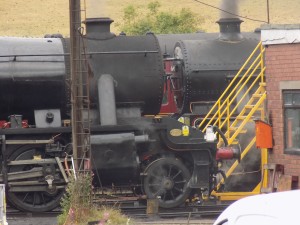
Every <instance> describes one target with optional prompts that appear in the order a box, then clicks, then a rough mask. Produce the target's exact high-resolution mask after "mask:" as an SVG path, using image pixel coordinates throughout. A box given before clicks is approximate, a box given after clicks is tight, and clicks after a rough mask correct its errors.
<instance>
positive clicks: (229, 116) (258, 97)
mask: <svg viewBox="0 0 300 225" xmlns="http://www.w3.org/2000/svg"><path fill="white" fill-rule="evenodd" d="M264 52H265V49H264V48H263V46H262V44H261V43H259V44H258V45H257V47H256V48H255V49H254V51H253V52H252V54H251V55H250V56H249V58H248V59H247V60H246V62H245V64H244V65H243V66H242V67H241V69H240V70H239V72H238V73H237V74H236V76H235V77H234V78H233V79H232V81H231V82H230V84H229V86H228V87H227V88H226V90H225V91H224V93H223V94H222V95H221V97H220V98H219V100H218V101H217V102H216V103H215V105H214V106H213V107H212V108H211V110H210V111H209V113H208V114H207V115H206V117H205V118H204V119H203V120H202V121H201V123H200V124H199V129H201V130H202V131H203V132H205V131H206V128H207V127H208V126H209V125H213V126H217V127H219V129H221V130H222V131H223V132H224V134H225V136H226V138H227V141H228V145H236V146H239V148H242V149H241V152H242V153H241V160H243V158H244V157H245V156H246V155H247V154H248V153H249V152H250V151H251V149H253V148H255V147H256V146H255V141H256V137H255V128H254V127H255V126H254V120H255V119H258V120H266V113H265V99H266V90H265V85H266V84H265V77H264V72H265V66H264ZM245 139H246V140H247V142H246V143H245ZM241 140H242V141H241ZM241 142H242V143H241ZM222 145H224V143H223V140H222V139H221V138H220V139H219V143H218V147H221V146H222ZM260 157H261V165H264V164H266V163H267V149H261V152H260ZM238 165H239V161H238V160H236V161H235V162H233V163H232V164H231V165H229V167H228V169H226V171H225V172H226V177H229V176H234V175H235V173H241V172H235V170H236V168H237V167H238ZM242 172H243V171H242ZM256 172H258V173H259V172H260V173H261V175H262V170H260V171H256ZM246 173H247V172H245V175H247V174H246ZM262 177H263V178H262V179H264V180H261V181H260V182H259V183H258V184H257V186H256V187H255V188H254V189H253V190H252V191H250V192H248V191H247V192H222V191H221V190H220V187H222V184H223V183H224V180H223V179H221V180H220V182H219V183H218V185H217V187H216V190H214V191H213V192H212V195H214V196H216V197H218V198H219V199H220V200H236V199H239V198H241V197H244V196H248V195H253V194H259V193H260V190H261V188H262V184H263V186H265V185H266V180H265V179H266V176H262Z"/></svg>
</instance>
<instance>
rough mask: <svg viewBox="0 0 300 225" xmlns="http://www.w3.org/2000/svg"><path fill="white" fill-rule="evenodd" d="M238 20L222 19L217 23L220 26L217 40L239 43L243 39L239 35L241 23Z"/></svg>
mask: <svg viewBox="0 0 300 225" xmlns="http://www.w3.org/2000/svg"><path fill="white" fill-rule="evenodd" d="M242 22H243V20H240V19H239V18H222V19H220V20H218V21H217V23H218V24H219V26H220V35H219V39H220V40H221V41H240V40H242V39H243V35H242V34H241V23H242Z"/></svg>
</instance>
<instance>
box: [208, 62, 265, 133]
mask: <svg viewBox="0 0 300 225" xmlns="http://www.w3.org/2000/svg"><path fill="white" fill-rule="evenodd" d="M258 59H259V56H257V58H256V59H255V61H254V62H256V61H257V60H258ZM254 62H253V63H254ZM252 65H253V64H252ZM252 65H251V68H252ZM258 66H259V64H257V65H256V67H255V69H254V70H252V73H251V74H250V75H248V73H247V72H248V71H247V72H246V73H245V75H244V76H243V77H242V79H241V80H240V81H239V82H238V84H237V86H236V87H235V88H233V90H232V91H231V92H230V94H229V96H228V97H227V98H226V100H225V101H224V102H223V103H222V105H221V106H219V110H218V112H219V114H218V120H216V121H215V122H214V123H213V125H217V122H219V127H220V128H222V127H223V126H224V125H225V122H226V121H227V122H229V120H230V118H231V117H232V116H233V115H234V112H235V111H236V109H237V108H238V106H239V105H240V104H241V103H242V101H243V100H244V99H245V97H246V96H247V94H248V93H249V91H250V89H251V88H252V87H253V86H254V84H255V83H256V82H257V81H258V80H259V78H261V76H262V75H263V73H262V72H264V70H263V71H261V72H260V74H259V75H258V76H257V77H256V79H255V80H254V81H253V82H252V84H251V85H250V87H249V88H248V89H247V90H246V92H245V93H244V95H243V96H242V97H241V99H240V100H239V102H238V103H237V104H236V106H235V107H234V108H233V109H232V110H229V108H230V107H226V108H225V109H223V110H224V111H222V112H221V110H222V108H223V107H225V106H230V105H231V104H232V103H233V102H234V100H235V99H236V98H237V96H238V94H240V92H241V91H242V90H243V88H244V87H245V85H246V84H247V83H248V81H249V80H250V78H251V77H252V76H253V75H254V73H255V71H256V70H257V69H258ZM246 75H248V76H246ZM245 77H247V79H246V80H245V82H244V83H243V84H242V85H241V86H240V88H239V89H238V90H237V91H236V89H237V87H238V85H239V84H240V83H241V81H243V78H245ZM235 91H236V92H235ZM233 93H235V95H234V96H233V97H232V99H231V100H230V97H231V95H232V94H233ZM226 112H227V117H226V119H225V120H224V122H223V123H222V122H221V118H222V117H223V116H224V114H225V113H226ZM216 115H217V114H215V115H214V116H213V117H212V118H211V119H210V120H209V122H208V124H211V123H212V122H213V121H214V119H215V117H216ZM229 126H230V125H229V124H228V127H229ZM206 127H207V126H206ZM206 127H205V129H206Z"/></svg>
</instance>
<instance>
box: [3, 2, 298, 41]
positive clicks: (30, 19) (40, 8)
mask: <svg viewBox="0 0 300 225" xmlns="http://www.w3.org/2000/svg"><path fill="white" fill-rule="evenodd" d="M201 1H202V2H205V3H208V4H212V5H215V6H219V5H220V0H201ZM238 1H240V12H239V14H240V15H243V16H246V17H249V18H254V19H259V20H267V13H266V11H267V10H266V8H267V7H266V2H267V0H238ZM269 1H270V19H271V23H276V24H291V23H299V21H300V14H299V11H300V1H298V0H273V1H271V0H269ZM86 2H87V6H88V8H87V15H88V17H97V16H109V17H111V18H112V19H114V20H115V23H114V25H113V28H112V29H113V31H114V32H116V33H118V32H120V30H119V29H118V27H117V26H116V25H117V24H119V23H121V22H122V15H123V9H124V7H125V6H127V5H128V4H135V5H137V6H139V7H140V9H141V12H143V11H145V6H146V5H147V4H148V3H149V2H150V0H86ZM159 2H161V5H162V9H163V10H168V11H177V10H180V9H181V8H183V7H184V8H190V9H191V10H192V11H194V12H196V13H198V14H199V15H201V16H202V17H204V18H205V22H204V24H203V25H202V28H203V30H205V31H207V32H213V31H217V30H218V27H217V25H216V24H215V21H216V20H218V18H219V11H218V10H216V9H213V8H210V7H208V6H205V5H202V4H199V3H197V2H195V1H194V0H186V1H182V0H169V1H166V0H159ZM68 4H69V1H66V0H50V1H49V0H26V1H20V0H9V1H7V0H0V5H1V8H0V21H1V23H0V35H1V36H36V37H42V36H44V34H47V33H51V34H53V33H61V34H63V35H64V36H68V34H69V19H68V18H69V12H68ZM244 21H245V22H244V24H243V25H242V30H243V31H252V30H254V29H255V28H256V27H259V26H260V25H261V22H254V21H250V20H245V19H244Z"/></svg>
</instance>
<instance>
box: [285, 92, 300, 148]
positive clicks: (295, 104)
mask: <svg viewBox="0 0 300 225" xmlns="http://www.w3.org/2000/svg"><path fill="white" fill-rule="evenodd" d="M282 94H283V109H284V135H285V143H284V144H285V153H287V154H300V90H293V91H291V90H289V91H283V93H282Z"/></svg>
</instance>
